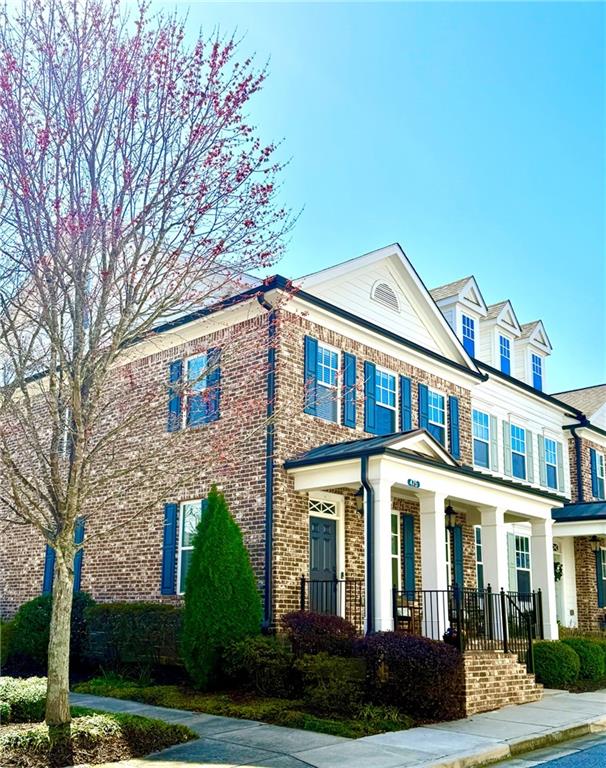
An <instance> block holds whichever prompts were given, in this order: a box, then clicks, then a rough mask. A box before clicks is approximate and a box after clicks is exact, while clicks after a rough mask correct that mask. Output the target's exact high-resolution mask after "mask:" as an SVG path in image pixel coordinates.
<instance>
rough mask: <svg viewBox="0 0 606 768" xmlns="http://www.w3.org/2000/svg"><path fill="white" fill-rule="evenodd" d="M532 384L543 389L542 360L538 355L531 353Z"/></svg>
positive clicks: (540, 390)
mask: <svg viewBox="0 0 606 768" xmlns="http://www.w3.org/2000/svg"><path fill="white" fill-rule="evenodd" d="M531 362H532V386H533V387H534V388H535V389H538V390H539V392H542V391H543V360H542V358H541V357H540V356H539V355H535V354H534V353H533V354H532V357H531Z"/></svg>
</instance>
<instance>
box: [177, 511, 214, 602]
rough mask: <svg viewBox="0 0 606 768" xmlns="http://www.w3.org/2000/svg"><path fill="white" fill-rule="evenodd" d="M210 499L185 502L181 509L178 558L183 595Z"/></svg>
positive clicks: (180, 585)
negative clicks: (198, 532)
mask: <svg viewBox="0 0 606 768" xmlns="http://www.w3.org/2000/svg"><path fill="white" fill-rule="evenodd" d="M207 506H208V499H200V500H196V501H184V502H182V504H181V505H180V509H179V512H180V514H179V534H178V537H177V538H178V556H177V583H178V588H177V592H178V593H179V594H180V595H181V594H183V593H184V592H185V588H186V586H187V574H188V572H189V566H190V564H191V558H192V554H193V551H194V537H195V535H196V533H197V530H198V524H199V523H200V520H201V519H202V515H203V514H204V512H205V510H206V508H207Z"/></svg>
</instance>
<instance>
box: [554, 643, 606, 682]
mask: <svg viewBox="0 0 606 768" xmlns="http://www.w3.org/2000/svg"><path fill="white" fill-rule="evenodd" d="M562 642H563V643H565V644H566V645H567V646H568V647H569V648H572V650H573V651H574V652H575V653H576V654H577V656H578V657H579V660H580V662H581V670H580V672H579V678H580V679H581V680H601V679H602V678H603V677H604V666H605V664H604V652H603V650H602V647H601V646H600V645H598V643H596V642H594V641H593V640H583V639H582V638H580V637H568V638H566V639H565V640H562Z"/></svg>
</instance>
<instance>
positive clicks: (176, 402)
mask: <svg viewBox="0 0 606 768" xmlns="http://www.w3.org/2000/svg"><path fill="white" fill-rule="evenodd" d="M182 375H183V361H182V360H174V361H173V362H172V363H170V365H169V366H168V380H169V382H170V384H171V385H172V386H171V387H169V390H168V424H167V430H168V431H169V432H177V431H178V430H179V429H181V421H182V416H181V414H182V410H181V409H182V405H181V400H182V398H181V391H180V387H181V376H182Z"/></svg>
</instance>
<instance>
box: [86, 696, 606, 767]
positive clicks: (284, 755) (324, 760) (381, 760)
mask: <svg viewBox="0 0 606 768" xmlns="http://www.w3.org/2000/svg"><path fill="white" fill-rule="evenodd" d="M71 700H72V703H73V704H78V705H80V706H85V707H94V708H95V709H101V710H107V711H112V712H132V713H133V714H137V715H145V716H146V717H152V718H156V719H159V720H166V721H169V722H177V723H182V724H183V725H187V726H188V727H189V728H191V729H192V730H193V731H195V732H196V733H197V734H198V735H199V736H200V738H199V739H198V740H196V741H191V742H189V743H188V744H180V745H178V746H176V747H170V748H169V749H165V750H163V751H162V752H159V753H157V754H155V755H150V756H149V757H146V758H140V759H136V760H129V761H127V762H122V763H113V764H112V768H113V767H114V766H115V768H118V766H119V767H120V768H187V766H191V765H197V766H207V767H208V768H237V766H250V767H253V766H254V768H304V767H309V766H313V768H409V766H410V767H411V768H412V767H413V766H414V768H468V767H469V768H471V766H477V765H483V764H485V763H490V762H496V761H498V760H503V759H506V758H508V757H512V756H515V755H519V754H521V753H523V752H527V751H529V750H532V749H536V748H539V747H545V746H549V745H550V744H555V743H557V742H558V741H561V740H563V739H571V738H575V737H578V736H584V735H586V734H588V733H597V732H601V731H606V690H604V691H597V692H595V693H581V694H570V693H566V692H563V691H546V693H545V696H544V698H543V699H542V700H541V701H538V702H533V703H532V704H521V705H518V706H511V707H504V708H503V709H501V710H498V711H496V712H487V713H485V714H482V715H474V716H473V717H469V718H466V719H464V720H456V721H453V722H450V723H441V724H438V725H431V726H422V727H420V728H411V729H410V730H408V731H396V732H393V733H384V734H380V735H377V736H368V737H366V738H363V739H355V740H354V739H343V738H340V737H337V736H328V735H326V734H322V733H313V732H311V731H300V730H296V729H294V728H281V727H279V726H275V725H266V724H264V723H258V722H255V721H251V720H236V719H233V718H228V717H216V716H214V715H204V714H199V713H195V712H187V711H184V710H177V709H166V708H164V707H152V706H148V705H145V704H139V703H137V702H133V701H122V700H120V699H108V698H104V697H100V696H89V695H87V694H72V696H71ZM106 768H109V766H106Z"/></svg>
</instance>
